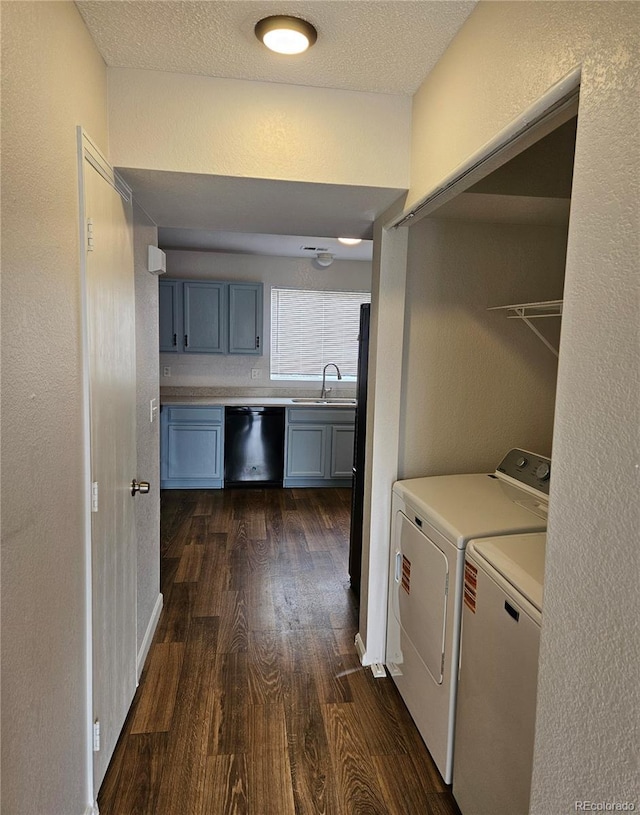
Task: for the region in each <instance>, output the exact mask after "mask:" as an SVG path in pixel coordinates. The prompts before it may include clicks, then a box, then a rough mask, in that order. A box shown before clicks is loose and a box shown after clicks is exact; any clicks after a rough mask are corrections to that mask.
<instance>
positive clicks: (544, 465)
mask: <svg viewBox="0 0 640 815" xmlns="http://www.w3.org/2000/svg"><path fill="white" fill-rule="evenodd" d="M496 472H497V473H504V475H508V476H509V477H510V478H513V479H514V480H515V481H520V483H521V484H526V485H527V486H528V487H533V488H534V489H535V490H539V491H540V492H543V493H544V494H545V495H549V480H550V478H551V459H550V458H545V456H541V455H538V453H530V452H529V451H528V450H519V449H518V448H517V447H514V449H513V450H509V452H508V453H507V455H506V456H505V457H504V458H503V459H502V461H501V462H500V464H498V466H497V467H496Z"/></svg>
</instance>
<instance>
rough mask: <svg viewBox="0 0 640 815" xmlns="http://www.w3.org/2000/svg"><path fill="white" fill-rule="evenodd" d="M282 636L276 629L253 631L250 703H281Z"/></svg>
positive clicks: (250, 657) (249, 663) (250, 649)
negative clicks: (280, 636)
mask: <svg viewBox="0 0 640 815" xmlns="http://www.w3.org/2000/svg"><path fill="white" fill-rule="evenodd" d="M280 645H281V643H280V638H279V635H278V632H275V631H251V632H250V633H249V648H248V660H247V666H248V678H249V703H250V704H252V705H267V704H274V703H281V702H282V696H283V693H282V691H283V683H282V676H281V670H280V665H281V662H282V660H281V658H280Z"/></svg>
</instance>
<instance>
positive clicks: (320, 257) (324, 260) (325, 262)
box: [316, 252, 335, 266]
mask: <svg viewBox="0 0 640 815" xmlns="http://www.w3.org/2000/svg"><path fill="white" fill-rule="evenodd" d="M334 257H335V256H334V255H332V254H331V252H318V254H317V255H316V262H317V263H318V265H319V266H331V264H332V263H333V258H334Z"/></svg>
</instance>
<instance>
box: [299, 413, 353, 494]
mask: <svg viewBox="0 0 640 815" xmlns="http://www.w3.org/2000/svg"><path fill="white" fill-rule="evenodd" d="M354 423H355V411H354V410H353V408H288V409H287V428H286V453H285V474H284V486H285V487H350V486H351V476H352V467H353V442H354Z"/></svg>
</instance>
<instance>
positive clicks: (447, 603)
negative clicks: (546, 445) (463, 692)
mask: <svg viewBox="0 0 640 815" xmlns="http://www.w3.org/2000/svg"><path fill="white" fill-rule="evenodd" d="M550 472H551V462H550V460H549V459H548V458H545V457H544V456H540V455H538V454H536V453H531V452H528V451H526V450H519V449H513V450H510V451H509V452H508V453H507V455H506V456H505V457H504V459H503V460H502V461H501V462H500V464H499V465H498V467H497V468H496V470H495V472H494V473H491V474H488V473H482V474H470V475H444V476H430V477H426V478H413V479H408V480H406V481H397V482H396V483H395V484H394V487H393V494H392V523H391V547H390V561H389V595H388V609H387V611H388V613H387V649H386V660H385V661H386V665H387V668H388V670H389V673H390V675H391V677H392V678H393V680H394V682H395V684H396V686H397V687H398V690H399V691H400V694H401V696H402V698H403V699H404V702H405V704H406V705H407V708H408V709H409V712H410V713H411V716H412V717H413V720H414V722H415V723H416V726H417V727H418V730H419V731H420V734H421V736H422V738H423V740H424V742H425V744H426V746H427V748H428V749H429V752H430V753H431V756H432V757H433V760H434V761H435V763H436V766H437V767H438V769H439V771H440V773H441V774H442V777H443V778H444V780H445V782H446V783H447V784H450V783H451V780H452V768H453V738H454V726H455V704H456V691H457V678H458V658H459V649H460V619H461V611H462V596H463V572H464V553H465V547H466V545H467V543H468V541H470V540H471V539H472V538H484V537H493V536H496V535H508V534H514V533H522V532H543V531H545V530H546V526H547V512H548V496H549V478H550Z"/></svg>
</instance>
